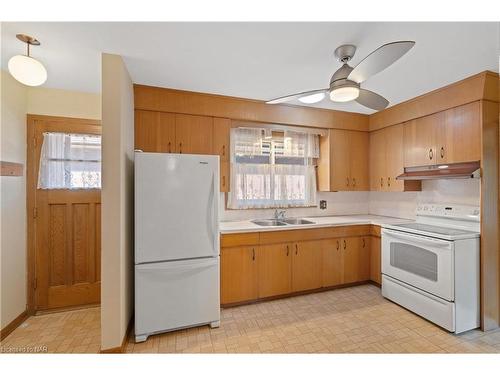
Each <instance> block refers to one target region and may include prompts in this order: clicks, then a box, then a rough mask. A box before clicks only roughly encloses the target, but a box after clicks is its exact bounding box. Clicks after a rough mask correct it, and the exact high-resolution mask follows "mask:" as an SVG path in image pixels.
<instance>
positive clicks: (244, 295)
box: [221, 246, 259, 304]
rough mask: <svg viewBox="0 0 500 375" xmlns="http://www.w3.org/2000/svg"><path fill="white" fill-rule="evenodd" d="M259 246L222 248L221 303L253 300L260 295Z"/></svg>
mask: <svg viewBox="0 0 500 375" xmlns="http://www.w3.org/2000/svg"><path fill="white" fill-rule="evenodd" d="M257 250H258V249H257V247H256V246H253V247H252V246H243V247H229V248H222V249H221V303H222V304H227V303H235V302H241V301H251V300H254V299H257V297H258V292H259V291H258V284H257V280H258V279H257V270H258V269H257Z"/></svg>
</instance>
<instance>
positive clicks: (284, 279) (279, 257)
mask: <svg viewBox="0 0 500 375" xmlns="http://www.w3.org/2000/svg"><path fill="white" fill-rule="evenodd" d="M291 259H292V244H289V243H281V244H273V245H263V246H260V247H259V251H258V255H257V265H258V269H259V271H258V277H259V297H260V298H264V297H270V296H277V295H280V294H286V293H290V292H291V290H292V274H291V271H292V261H291Z"/></svg>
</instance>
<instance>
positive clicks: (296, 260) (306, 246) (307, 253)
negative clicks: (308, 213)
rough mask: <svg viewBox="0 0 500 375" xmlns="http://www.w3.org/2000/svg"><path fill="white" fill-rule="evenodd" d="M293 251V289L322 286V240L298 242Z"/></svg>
mask: <svg viewBox="0 0 500 375" xmlns="http://www.w3.org/2000/svg"><path fill="white" fill-rule="evenodd" d="M292 252H293V255H292V291H294V292H299V291H302V290H309V289H317V288H321V281H322V277H321V276H322V275H321V270H322V267H321V263H322V262H321V258H322V255H323V251H322V248H321V241H319V240H318V241H301V242H296V243H295V244H293V248H292Z"/></svg>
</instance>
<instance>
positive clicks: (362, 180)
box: [349, 131, 370, 191]
mask: <svg viewBox="0 0 500 375" xmlns="http://www.w3.org/2000/svg"><path fill="white" fill-rule="evenodd" d="M369 139H370V136H369V134H368V132H358V131H350V132H349V156H350V159H351V160H350V163H351V166H350V176H351V181H350V187H351V190H357V191H368V190H369V185H370V184H369V181H368V176H369V171H368V149H369V142H370V141H369Z"/></svg>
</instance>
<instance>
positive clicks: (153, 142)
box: [134, 110, 175, 152]
mask: <svg viewBox="0 0 500 375" xmlns="http://www.w3.org/2000/svg"><path fill="white" fill-rule="evenodd" d="M134 128H135V132H134V142H135V146H134V147H135V149H137V150H142V151H144V152H174V151H175V115H174V114H172V113H164V112H154V111H142V110H136V111H135V126H134Z"/></svg>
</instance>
